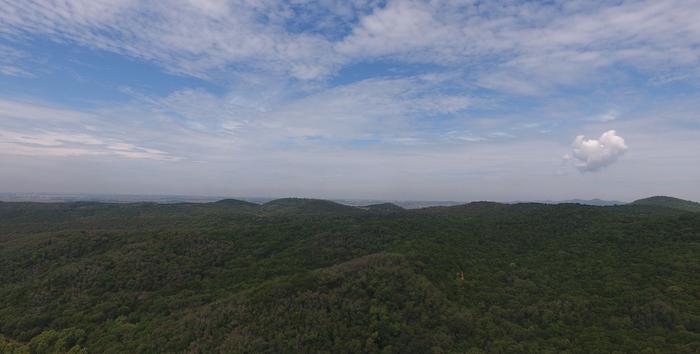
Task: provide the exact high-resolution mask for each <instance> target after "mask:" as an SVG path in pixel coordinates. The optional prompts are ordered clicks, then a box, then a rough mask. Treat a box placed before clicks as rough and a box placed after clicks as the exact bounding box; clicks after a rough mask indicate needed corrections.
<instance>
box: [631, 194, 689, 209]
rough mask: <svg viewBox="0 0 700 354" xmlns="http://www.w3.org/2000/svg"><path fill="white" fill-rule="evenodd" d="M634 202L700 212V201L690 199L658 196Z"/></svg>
mask: <svg viewBox="0 0 700 354" xmlns="http://www.w3.org/2000/svg"><path fill="white" fill-rule="evenodd" d="M632 204H637V205H653V206H662V207H667V208H673V209H680V210H686V211H693V212H700V203H696V202H691V201H689V200H683V199H678V198H673V197H663V196H656V197H650V198H645V199H639V200H635V201H634V202H632Z"/></svg>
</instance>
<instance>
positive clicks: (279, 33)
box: [0, 0, 700, 95]
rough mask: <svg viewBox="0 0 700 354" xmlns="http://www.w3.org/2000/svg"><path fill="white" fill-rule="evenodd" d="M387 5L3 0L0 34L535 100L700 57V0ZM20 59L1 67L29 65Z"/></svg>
mask: <svg viewBox="0 0 700 354" xmlns="http://www.w3.org/2000/svg"><path fill="white" fill-rule="evenodd" d="M380 3H381V2H378V1H371V0H367V1H353V2H348V1H333V0H328V1H322V2H304V1H249V0H231V1H224V0H173V1H168V2H151V1H135V0H118V1H104V0H74V1H69V2H67V1H59V0H39V1H12V0H0V8H2V9H3V11H2V12H0V33H3V34H4V35H6V37H7V38H9V39H14V40H23V39H24V38H25V35H26V34H39V35H47V36H48V37H49V38H52V39H54V40H57V41H65V40H69V41H72V42H75V43H79V44H82V45H86V46H90V47H95V48H100V49H104V50H108V51H113V52H117V53H121V54H126V55H129V56H132V57H136V58H140V59H145V60H149V61H153V62H156V63H157V64H159V65H161V66H162V67H164V68H165V69H166V70H169V71H172V72H176V73H182V74H188V75H194V76H198V77H205V78H215V79H220V78H222V77H224V78H226V76H227V75H222V73H226V72H230V71H231V70H234V71H240V72H247V71H251V70H254V71H255V70H261V71H266V72H274V73H277V74H281V75H285V76H287V77H292V78H296V79H301V80H315V79H319V78H324V77H328V76H330V75H333V74H334V73H335V72H337V70H338V69H339V68H340V67H342V66H343V65H345V64H348V63H354V62H357V61H364V60H375V59H377V58H390V59H394V60H399V61H403V62H419V63H429V64H438V65H446V66H451V67H465V66H466V67H469V68H470V72H472V73H474V75H475V77H476V80H475V82H477V83H479V84H480V85H483V86H484V87H487V88H491V89H494V90H501V91H507V92H515V93H519V94H528V95H531V94H537V93H539V92H541V91H543V90H544V91H546V90H551V89H553V88H555V87H556V86H557V85H569V86H575V85H581V83H582V82H584V81H589V80H592V79H591V78H592V77H595V75H590V74H591V73H593V72H597V71H601V70H605V69H607V68H611V67H613V66H614V65H617V64H625V65H631V66H634V67H636V68H637V69H641V70H643V71H646V72H649V73H651V76H654V75H655V74H662V75H667V73H661V72H660V71H663V69H664V68H666V69H672V68H678V67H686V68H691V69H692V68H695V69H697V67H698V62H699V60H698V58H699V57H700V27H699V26H698V25H697V19H698V18H699V17H700V6H697V2H696V1H695V0H636V1H625V2H619V1H596V2H590V3H582V2H575V3H572V2H570V1H554V2H553V3H550V2H547V3H543V2H524V3H522V2H512V1H506V0H503V1H491V2H488V3H484V2H472V1H464V2H462V1H452V0H434V1H429V2H428V1H412V0H393V1H388V2H387V4H386V5H385V6H381V5H379V4H380ZM15 61H16V60H13V62H15ZM0 64H2V63H0ZM15 64H16V63H8V62H6V63H4V66H5V67H6V68H5V69H3V70H4V71H5V72H6V73H10V74H15V75H17V74H21V72H28V71H27V70H23V71H18V70H17V69H15V68H18V67H19V66H18V65H15ZM19 68H20V69H23V68H21V67H19ZM690 72H692V70H690Z"/></svg>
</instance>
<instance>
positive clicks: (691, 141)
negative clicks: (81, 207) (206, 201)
mask: <svg viewBox="0 0 700 354" xmlns="http://www.w3.org/2000/svg"><path fill="white" fill-rule="evenodd" d="M0 4H2V8H3V9H5V11H2V12H0V190H1V191H2V192H7V193H58V194H125V195H126V194H130V195H191V196H249V197H255V196H264V197H283V196H300V197H308V198H322V199H372V200H415V201H451V200H454V201H473V200H493V201H501V202H510V201H518V200H552V201H556V200H568V199H594V198H598V199H603V200H618V201H633V200H636V199H641V198H645V197H650V196H654V195H668V196H673V197H678V198H682V199H688V200H695V201H698V200H700V188H698V187H699V186H700V153H698V151H700V116H699V113H698V112H700V26H698V25H697V23H698V18H700V6H698V5H697V3H696V2H695V1H691V0H660V1H659V0H656V1H649V0H635V1H624V2H619V1H597V2H570V1H553V2H546V3H541V2H520V1H493V2H487V3H481V2H478V1H477V2H474V1H446V0H445V1H431V2H428V1H411V0H388V1H373V0H370V1H364V0H358V1H336V0H330V1H324V2H304V1H300V2H297V1H254V2H250V1H237V0H231V1H226V0H181V1H173V2H168V3H167V4H165V3H158V2H139V1H133V0H118V1H87V0H75V1H70V2H62V1H54V0H40V1H31V2H30V1H27V2H17V1H14V2H13V1H3V0H0Z"/></svg>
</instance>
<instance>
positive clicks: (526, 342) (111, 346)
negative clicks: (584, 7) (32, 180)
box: [0, 199, 700, 353]
mask: <svg viewBox="0 0 700 354" xmlns="http://www.w3.org/2000/svg"><path fill="white" fill-rule="evenodd" d="M397 208H398V207H395V206H393V205H391V204H380V205H375V206H368V207H357V208H355V207H349V206H345V205H340V204H336V203H332V202H327V201H318V200H310V199H283V200H277V201H273V202H270V203H267V204H264V205H261V206H258V205H256V204H252V203H246V202H239V201H234V200H225V201H221V202H217V203H210V204H186V203H183V204H169V205H163V204H154V203H139V204H100V203H66V204H34V203H2V204H0V334H2V336H0V353H65V352H71V353H83V352H90V353H156V352H174V353H217V352H225V353H257V352H262V353H298V352H302V353H303V352H308V353H358V352H384V353H431V352H432V353H547V352H549V353H566V352H568V353H612V352H620V353H644V352H649V353H661V352H663V353H697V352H700V299H699V298H700V277H698V276H697V275H698V274H700V213H691V212H687V211H683V210H679V209H672V208H668V207H663V206H662V207H658V206H654V205H639V204H631V205H624V206H614V207H594V206H584V205H577V204H560V205H544V204H534V203H527V204H515V205H505V204H498V203H488V202H479V203H471V204H467V205H461V206H455V207H435V208H426V209H421V210H404V209H401V208H398V209H397ZM460 273H461V274H462V275H463V277H464V280H461V277H460V276H459V275H460Z"/></svg>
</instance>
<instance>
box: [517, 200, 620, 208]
mask: <svg viewBox="0 0 700 354" xmlns="http://www.w3.org/2000/svg"><path fill="white" fill-rule="evenodd" d="M534 202H535V203H543V204H582V205H595V206H611V205H623V204H627V203H626V202H621V201H619V200H604V199H597V198H596V199H567V200H536V201H534ZM516 203H521V202H516Z"/></svg>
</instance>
